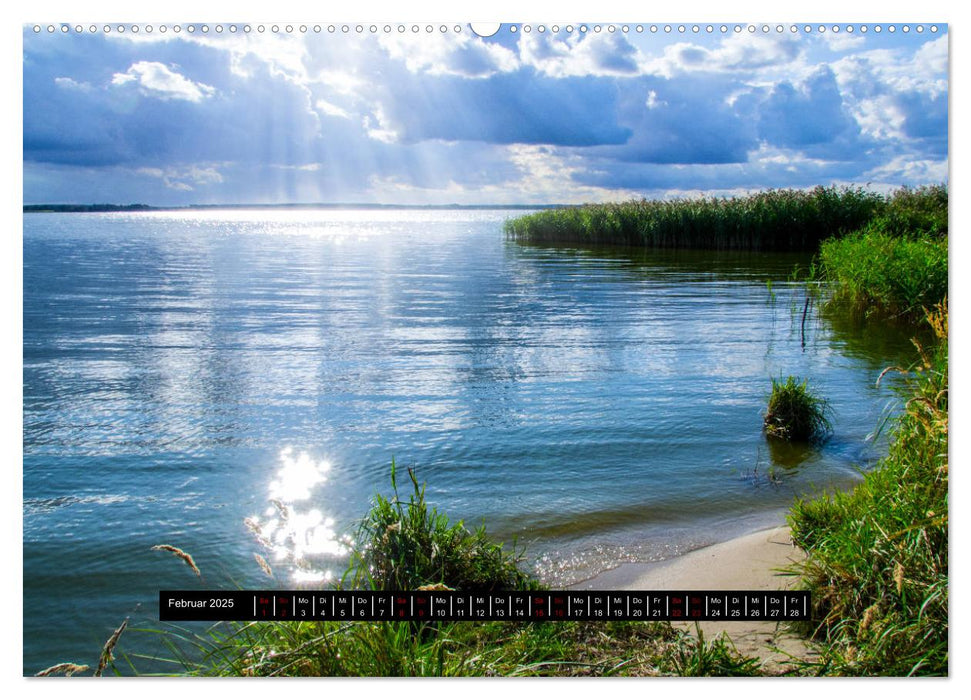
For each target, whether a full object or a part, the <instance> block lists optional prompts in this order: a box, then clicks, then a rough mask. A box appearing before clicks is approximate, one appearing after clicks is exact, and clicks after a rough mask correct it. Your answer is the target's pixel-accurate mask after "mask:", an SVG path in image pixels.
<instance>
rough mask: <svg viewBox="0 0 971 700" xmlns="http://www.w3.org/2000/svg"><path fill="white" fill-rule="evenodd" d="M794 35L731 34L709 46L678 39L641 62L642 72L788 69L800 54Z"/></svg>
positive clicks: (800, 45) (674, 72)
mask: <svg viewBox="0 0 971 700" xmlns="http://www.w3.org/2000/svg"><path fill="white" fill-rule="evenodd" d="M801 41H802V40H801V39H800V38H799V37H798V36H792V35H788V34H781V35H778V34H777V35H770V36H765V35H757V34H749V33H744V34H733V35H732V36H729V37H726V38H725V39H723V40H722V42H721V43H720V45H718V46H717V47H715V48H713V49H709V48H706V47H704V46H700V45H698V44H691V43H688V42H678V43H676V44H672V45H670V46H667V47H665V49H664V53H663V55H662V56H660V57H658V58H653V59H650V60H648V61H645V62H644V64H643V66H642V68H643V70H644V71H645V72H648V73H653V74H656V75H662V76H664V77H668V78H669V77H672V76H674V75H676V74H678V73H684V72H692V71H706V72H713V73H714V72H718V73H724V72H736V71H760V70H766V69H768V70H772V69H776V68H779V67H781V66H785V67H787V69H790V72H791V67H792V65H793V64H796V63H798V61H799V60H800V58H801V56H802V44H801Z"/></svg>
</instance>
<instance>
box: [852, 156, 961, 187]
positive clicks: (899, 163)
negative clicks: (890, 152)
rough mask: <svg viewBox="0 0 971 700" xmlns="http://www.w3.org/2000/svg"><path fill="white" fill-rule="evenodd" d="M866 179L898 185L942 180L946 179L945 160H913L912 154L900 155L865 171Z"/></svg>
mask: <svg viewBox="0 0 971 700" xmlns="http://www.w3.org/2000/svg"><path fill="white" fill-rule="evenodd" d="M865 176H866V178H867V179H868V180H872V181H874V182H882V183H887V184H890V185H895V186H898V187H899V186H900V185H901V184H904V183H908V182H944V181H946V180H947V161H946V160H927V159H922V160H915V159H914V158H913V156H912V155H900V156H897V157H896V158H893V159H891V160H889V161H887V162H886V163H881V164H880V165H878V166H877V167H875V168H873V169H871V170H869V171H867V172H866V173H865Z"/></svg>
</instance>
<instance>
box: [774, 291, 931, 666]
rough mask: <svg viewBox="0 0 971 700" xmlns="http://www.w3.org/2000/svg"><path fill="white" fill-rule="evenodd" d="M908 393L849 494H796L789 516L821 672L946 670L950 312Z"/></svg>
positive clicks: (924, 350)
mask: <svg viewBox="0 0 971 700" xmlns="http://www.w3.org/2000/svg"><path fill="white" fill-rule="evenodd" d="M927 318H928V322H929V323H930V325H931V326H932V328H933V329H934V332H935V335H936V337H937V345H936V347H934V348H932V349H924V348H920V355H921V362H920V365H919V366H918V367H917V368H916V369H915V370H914V372H913V373H912V376H911V378H910V380H909V383H908V388H907V390H906V392H905V398H906V399H907V401H906V411H905V413H904V414H903V416H902V417H901V418H900V419H899V421H898V423H897V425H896V426H895V429H894V432H893V436H892V437H893V439H892V443H891V446H890V450H889V453H888V455H887V457H886V458H884V459H883V460H881V461H880V463H879V464H878V465H877V467H876V468H875V469H873V470H872V471H871V472H869V473H868V474H867V475H866V476H865V478H864V481H863V483H862V484H860V485H859V486H857V487H856V488H855V489H854V490H853V491H850V492H848V493H837V494H834V495H831V496H822V497H819V498H816V499H811V500H797V501H796V503H795V504H794V505H793V507H792V510H791V513H790V517H789V522H790V525H791V527H792V533H793V539H794V540H795V542H796V544H798V545H799V546H800V547H801V548H802V549H803V550H805V551H806V552H807V554H808V559H807V560H806V562H805V563H804V564H803V565H801V566H800V567H799V568H798V571H799V573H800V574H801V576H802V577H803V580H804V582H805V583H806V584H807V585H808V587H809V589H810V590H811V591H812V599H813V607H814V612H815V615H816V619H817V620H818V627H817V628H816V630H815V633H816V636H817V637H818V638H819V639H820V641H821V642H822V646H821V657H820V661H819V664H818V666H816V667H815V668H814V669H810V670H812V671H813V672H815V673H819V674H820V675H891V676H893V675H946V674H947V672H948V437H947V436H948V350H947V328H948V314H947V305H946V302H944V303H942V304H940V305H938V306H937V307H936V308H935V310H934V311H933V312H931V313H928V316H927Z"/></svg>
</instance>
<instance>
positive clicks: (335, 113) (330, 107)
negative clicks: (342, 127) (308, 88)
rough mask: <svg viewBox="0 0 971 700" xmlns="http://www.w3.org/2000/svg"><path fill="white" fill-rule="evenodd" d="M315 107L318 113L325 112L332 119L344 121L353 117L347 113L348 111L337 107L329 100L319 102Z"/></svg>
mask: <svg viewBox="0 0 971 700" xmlns="http://www.w3.org/2000/svg"><path fill="white" fill-rule="evenodd" d="M314 107H316V108H317V110H318V111H320V112H323V113H324V114H326V115H327V116H330V117H341V118H342V119H350V118H351V115H350V114H349V113H348V112H347V110H345V109H342V108H340V107H338V106H337V105H335V104H332V103H330V102H328V101H327V100H317V101H316V102H315V103H314Z"/></svg>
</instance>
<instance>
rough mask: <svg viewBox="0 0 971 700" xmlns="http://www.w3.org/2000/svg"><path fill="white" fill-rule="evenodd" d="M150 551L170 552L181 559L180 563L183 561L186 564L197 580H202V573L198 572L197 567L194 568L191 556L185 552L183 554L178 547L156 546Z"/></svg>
mask: <svg viewBox="0 0 971 700" xmlns="http://www.w3.org/2000/svg"><path fill="white" fill-rule="evenodd" d="M152 549H153V550H159V551H163V552H171V553H172V554H174V555H175V556H177V557H178V558H179V559H181V560H182V561H184V562H185V563H186V564H188V565H189V567H190V568H191V569H192V570H193V571H195V572H196V576H198V577H199V578H202V572H201V571H199V567H198V566H196V562H195V560H194V559H193V558H192V555H191V554H189V553H187V552H183V551H182V550H181V549H179V548H178V547H173V546H172V545H170V544H157V545H155V546H154V547H152Z"/></svg>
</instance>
